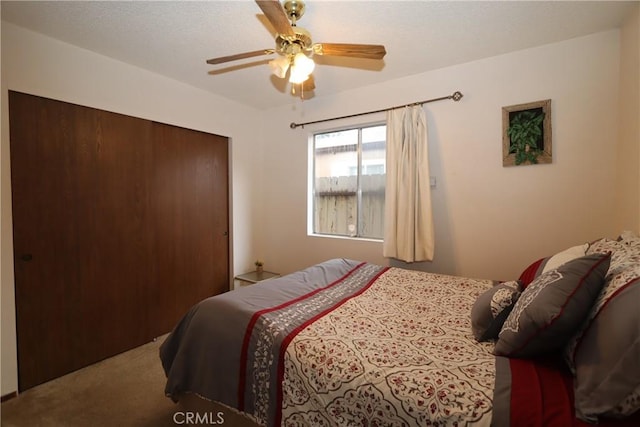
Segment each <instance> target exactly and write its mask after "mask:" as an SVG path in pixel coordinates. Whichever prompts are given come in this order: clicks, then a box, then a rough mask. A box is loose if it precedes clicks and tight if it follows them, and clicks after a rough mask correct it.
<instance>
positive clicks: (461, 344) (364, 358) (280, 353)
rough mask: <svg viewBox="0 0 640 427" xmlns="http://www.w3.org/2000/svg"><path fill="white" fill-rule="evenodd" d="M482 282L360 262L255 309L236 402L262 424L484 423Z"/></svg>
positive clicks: (487, 385)
mask: <svg viewBox="0 0 640 427" xmlns="http://www.w3.org/2000/svg"><path fill="white" fill-rule="evenodd" d="M490 286H492V282H491V281H483V280H474V279H468V278H461V277H453V276H445V275H435V274H428V273H424V272H417V271H411V270H405V269H400V268H383V267H380V266H376V265H373V264H362V265H360V266H358V267H357V268H356V269H354V271H353V272H352V274H349V275H348V276H346V277H345V278H343V279H341V280H340V281H338V282H336V283H334V284H332V285H331V286H328V287H326V288H324V289H322V290H319V291H317V292H313V293H312V294H311V295H306V296H304V297H302V298H298V299H297V300H295V301H293V302H291V303H288V304H285V305H283V306H280V307H277V308H274V309H273V310H266V311H264V312H262V313H258V314H256V315H255V316H254V319H253V321H252V322H251V324H250V326H249V328H250V329H251V331H249V330H248V331H247V332H248V333H247V335H246V337H247V339H246V340H245V342H246V346H245V349H244V350H245V351H247V352H248V354H253V355H254V356H255V358H254V359H253V360H251V361H250V360H247V363H246V372H245V374H244V375H243V377H244V378H245V379H246V380H247V384H248V385H247V388H248V389H249V390H245V391H246V392H249V393H248V394H250V395H252V398H251V399H250V400H251V403H250V404H249V405H248V406H250V408H248V407H245V408H243V409H244V410H248V409H249V411H248V412H249V413H253V415H254V416H256V418H257V419H258V420H260V421H262V422H264V423H265V424H267V425H283V426H303V425H313V426H330V425H340V426H343V425H369V426H376V425H378V426H382V425H384V426H431V425H433V426H464V425H489V424H490V421H491V411H492V398H493V388H494V380H495V356H494V355H493V354H492V350H493V344H492V343H478V342H476V341H475V339H474V338H473V335H472V333H471V326H470V315H469V314H470V312H471V306H472V305H473V302H474V301H475V299H476V298H477V297H478V295H480V294H481V293H482V292H483V291H485V290H486V289H488V288H489V287H490ZM274 332H275V333H274ZM274 379H277V380H276V381H273V380H274Z"/></svg>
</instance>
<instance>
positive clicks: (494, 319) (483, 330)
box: [471, 280, 521, 341]
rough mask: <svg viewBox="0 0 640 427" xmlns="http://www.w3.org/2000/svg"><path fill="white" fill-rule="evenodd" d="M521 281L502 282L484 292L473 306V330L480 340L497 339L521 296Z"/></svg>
mask: <svg viewBox="0 0 640 427" xmlns="http://www.w3.org/2000/svg"><path fill="white" fill-rule="evenodd" d="M520 287H521V286H520V282H518V281H516V280H513V281H510V282H504V283H500V284H498V285H496V286H494V287H492V288H491V289H489V290H487V291H486V292H484V293H483V294H482V295H480V296H479V297H478V299H476V301H475V302H474V303H473V307H471V331H472V332H473V336H474V337H475V338H476V340H478V341H488V340H495V339H497V338H498V333H499V332H500V329H501V328H502V324H503V323H504V321H505V320H506V319H507V316H508V315H509V313H510V312H511V309H512V308H513V306H514V304H515V303H516V301H517V300H518V297H519V296H520Z"/></svg>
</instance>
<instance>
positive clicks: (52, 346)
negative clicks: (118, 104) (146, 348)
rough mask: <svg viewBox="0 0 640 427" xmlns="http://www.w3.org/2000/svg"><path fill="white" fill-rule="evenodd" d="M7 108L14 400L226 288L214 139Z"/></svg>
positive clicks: (97, 115) (60, 106)
mask: <svg viewBox="0 0 640 427" xmlns="http://www.w3.org/2000/svg"><path fill="white" fill-rule="evenodd" d="M9 108H10V136H11V173H12V201H13V207H12V209H13V211H12V213H13V227H14V251H15V257H16V259H15V282H16V317H17V319H16V320H17V335H18V379H19V389H20V391H23V390H25V389H27V388H30V387H32V386H34V385H37V384H40V383H42V382H44V381H47V380H50V379H52V378H55V377H58V376H61V375H63V374H66V373H68V372H71V371H73V370H75V369H78V368H81V367H84V366H86V365H88V364H91V363H94V362H96V361H99V360H101V359H104V358H106V357H109V356H112V355H114V354H117V353H120V352H122V351H125V350H128V349H130V348H133V347H135V346H138V345H140V344H143V343H145V342H148V341H149V340H151V339H152V338H154V337H156V336H158V335H161V334H163V333H166V332H168V331H170V329H171V328H172V327H173V325H175V323H176V322H177V321H178V319H179V317H180V316H181V315H182V314H183V313H184V312H185V311H186V310H187V309H188V308H189V307H190V306H191V305H192V304H194V303H195V302H197V301H198V300H200V299H202V298H204V297H206V296H210V295H215V294H217V293H220V292H223V291H225V290H227V289H228V284H229V282H230V280H229V258H228V253H229V252H228V247H229V246H228V245H229V243H228V239H227V238H226V235H225V233H226V232H227V230H228V228H227V227H228V210H229V209H228V194H227V189H228V176H227V175H228V173H227V163H228V156H227V150H228V142H227V140H226V138H223V137H218V136H215V135H209V134H205V133H202V132H195V131H190V130H187V129H182V128H175V127H171V126H167V125H161V124H158V123H154V122H151V121H148V120H142V119H138V118H133V117H129V116H124V115H121V114H116V113H110V112H106V111H102V110H96V109H92V108H87V107H81V106H77V105H73V104H68V103H64V102H59V101H53V100H49V99H45V98H40V97H35V96H31V95H25V94H21V93H17V92H10V93H9ZM214 146H215V148H213V147H214ZM214 156H219V157H215V158H213V157H214ZM213 236H216V237H217V238H216V239H214V238H213ZM214 240H215V243H216V244H215V245H214V244H213V243H212V241H214ZM212 265H215V267H212Z"/></svg>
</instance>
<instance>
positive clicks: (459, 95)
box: [451, 91, 463, 102]
mask: <svg viewBox="0 0 640 427" xmlns="http://www.w3.org/2000/svg"><path fill="white" fill-rule="evenodd" d="M462 97H463V95H462V92H460V91H455V92H453V95H451V99H453V100H454V101H456V102H458V101H460V100H461V99H462Z"/></svg>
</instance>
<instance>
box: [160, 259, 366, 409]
mask: <svg viewBox="0 0 640 427" xmlns="http://www.w3.org/2000/svg"><path fill="white" fill-rule="evenodd" d="M358 264H360V262H359V261H353V260H347V259H335V260H330V261H326V262H324V263H321V264H318V265H315V266H313V267H309V268H307V269H305V270H302V271H298V272H296V273H292V274H290V275H287V276H284V277H281V278H278V279H277V280H267V281H263V282H260V283H258V284H255V285H252V286H247V287H243V288H240V289H237V290H235V291H231V292H227V293H225V294H222V295H217V296H215V297H211V298H208V299H206V300H203V301H201V302H200V303H198V304H196V305H195V306H194V307H193V308H191V309H190V310H189V312H187V313H186V314H185V316H184V317H183V318H182V320H181V321H180V322H179V323H178V325H177V326H176V327H175V329H174V330H173V332H172V333H171V334H170V335H169V336H168V337H167V339H166V340H165V342H164V343H163V344H162V346H161V347H160V358H161V360H162V366H163V368H164V371H165V374H166V375H167V385H166V388H165V393H166V394H167V396H169V397H171V398H172V399H173V400H174V401H177V400H178V399H179V398H180V395H181V394H183V393H196V394H198V395H200V396H202V397H205V398H207V399H210V400H215V401H218V402H221V403H224V404H226V405H229V406H231V407H234V408H242V406H243V404H244V403H243V402H242V399H241V398H240V396H239V394H240V393H241V392H242V390H240V388H241V387H239V378H240V375H241V374H242V369H243V367H242V366H241V359H242V348H243V341H244V338H245V332H246V331H247V326H248V324H249V322H250V321H251V318H252V316H253V315H254V313H255V312H257V311H260V310H264V309H269V308H272V307H276V306H278V305H279V304H282V303H285V302H287V301H290V300H292V299H295V298H297V297H299V296H302V295H306V294H309V293H310V292H313V291H315V290H317V289H321V288H323V287H325V286H327V285H328V284H330V283H332V282H334V281H335V280H338V279H340V278H341V277H343V276H344V275H345V274H347V273H348V272H349V271H350V270H352V269H353V268H354V267H356V266H357V265H358Z"/></svg>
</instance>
